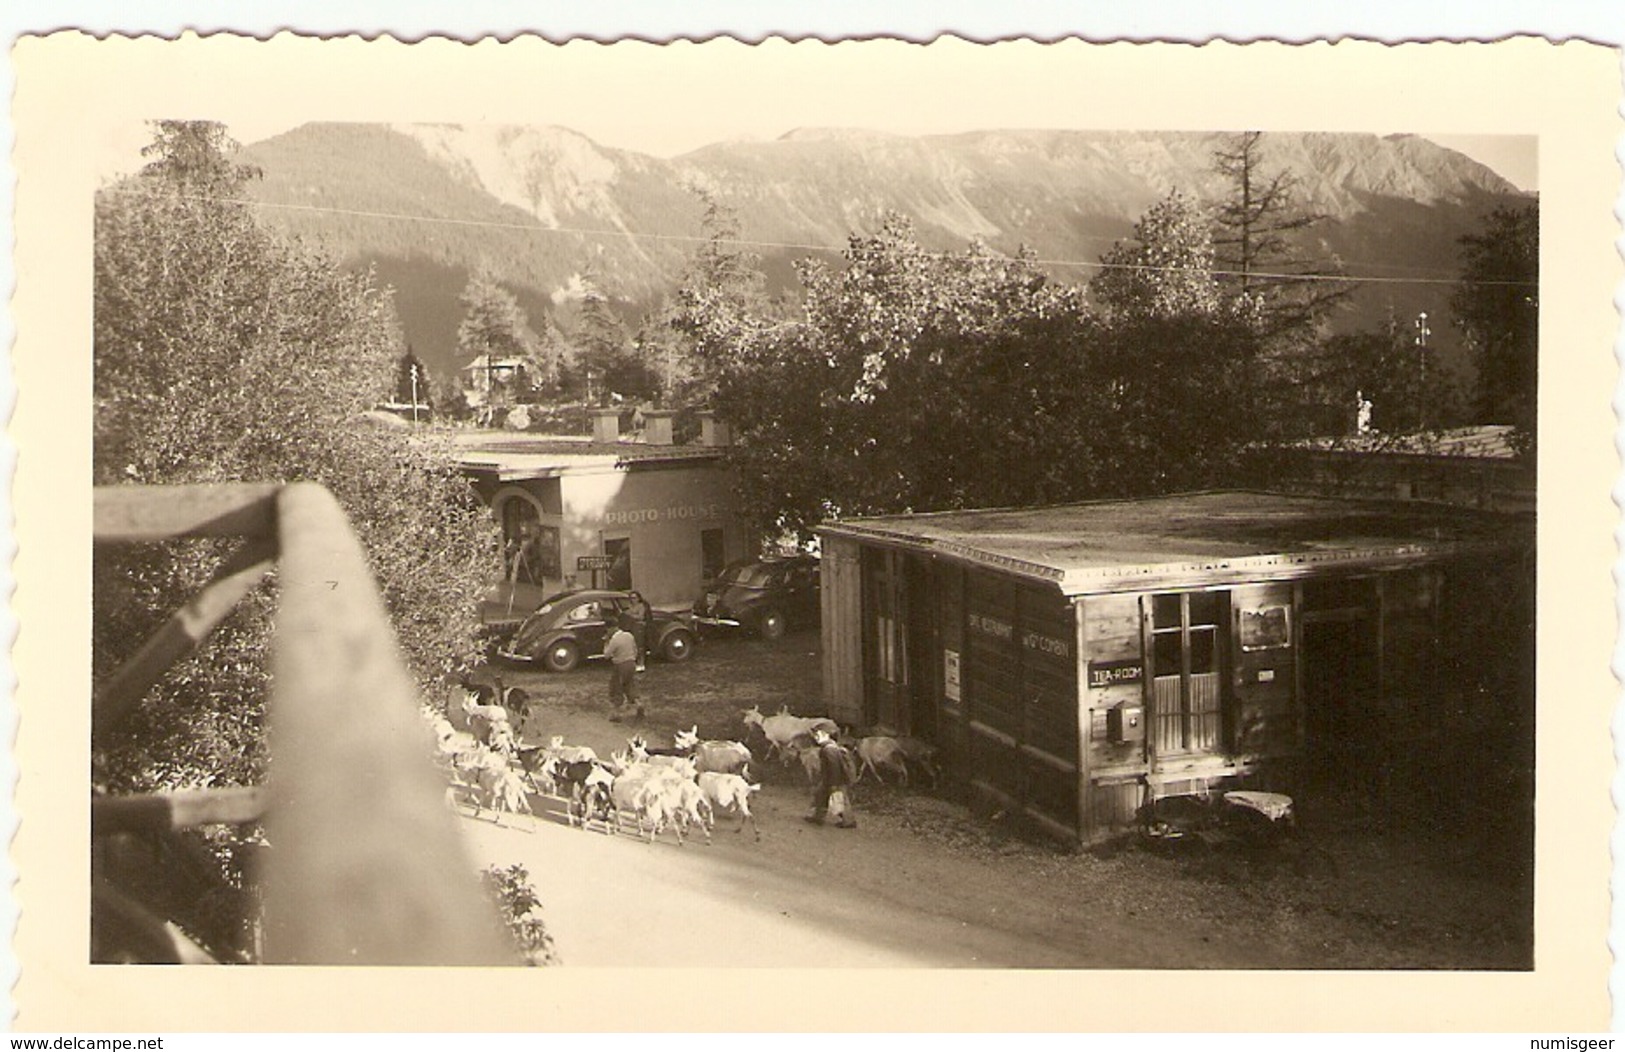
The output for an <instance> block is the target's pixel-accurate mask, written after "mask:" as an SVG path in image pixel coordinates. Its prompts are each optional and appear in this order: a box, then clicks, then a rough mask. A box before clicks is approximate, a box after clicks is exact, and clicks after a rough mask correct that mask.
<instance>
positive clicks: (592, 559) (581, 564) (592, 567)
mask: <svg viewBox="0 0 1625 1052" xmlns="http://www.w3.org/2000/svg"><path fill="white" fill-rule="evenodd" d="M614 565H615V557H614V556H613V555H578V556H576V571H577V572H578V573H580V572H583V571H591V573H592V586H593V587H594V588H597V587H598V574H599V573H600V572H606V573H607V572H608V571H609V568H610V567H611V566H614Z"/></svg>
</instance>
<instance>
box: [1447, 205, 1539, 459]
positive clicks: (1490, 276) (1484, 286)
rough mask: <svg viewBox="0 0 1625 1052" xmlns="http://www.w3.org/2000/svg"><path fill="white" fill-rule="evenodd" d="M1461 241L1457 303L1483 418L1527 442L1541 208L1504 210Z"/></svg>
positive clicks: (1531, 429) (1531, 425)
mask: <svg viewBox="0 0 1625 1052" xmlns="http://www.w3.org/2000/svg"><path fill="white" fill-rule="evenodd" d="M1461 246H1462V269H1461V278H1460V281H1459V283H1458V284H1457V286H1456V290H1455V292H1454V294H1453V295H1452V296H1451V298H1450V308H1451V311H1452V312H1453V313H1454V315H1455V323H1456V327H1457V328H1458V329H1460V330H1461V332H1462V333H1463V335H1465V337H1466V338H1467V342H1468V346H1469V347H1470V348H1471V349H1472V351H1473V353H1474V356H1475V360H1476V362H1477V364H1478V390H1477V399H1476V401H1477V405H1476V407H1475V408H1476V410H1477V413H1478V418H1479V420H1480V421H1481V422H1483V423H1501V424H1514V425H1516V427H1517V429H1518V432H1519V434H1520V435H1521V437H1522V439H1523V441H1524V443H1525V446H1526V447H1527V446H1528V445H1529V444H1530V443H1532V442H1533V438H1534V433H1535V395H1536V379H1537V373H1538V370H1539V351H1540V347H1539V323H1540V291H1539V283H1540V210H1539V208H1538V207H1537V206H1535V205H1529V206H1526V207H1523V208H1498V209H1496V210H1495V211H1494V212H1492V213H1490V215H1489V216H1488V217H1487V219H1486V220H1485V223H1484V229H1483V231H1482V232H1481V233H1478V234H1467V235H1465V236H1464V237H1462V238H1461Z"/></svg>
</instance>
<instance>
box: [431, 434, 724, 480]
mask: <svg viewBox="0 0 1625 1052" xmlns="http://www.w3.org/2000/svg"><path fill="white" fill-rule="evenodd" d="M452 442H453V444H454V445H455V446H456V447H457V450H456V453H455V454H454V460H455V462H456V464H457V466H458V467H459V468H460V469H462V470H463V471H469V472H476V473H479V474H489V475H492V476H494V477H495V478H497V479H499V480H501V481H515V480H519V479H532V478H553V477H556V476H559V475H568V474H574V473H580V472H598V471H615V470H621V469H624V468H628V467H631V466H633V465H639V464H643V465H650V466H654V465H660V464H678V463H686V462H700V461H708V460H717V459H718V458H720V456H721V455H722V452H723V450H721V449H719V448H717V447H715V446H675V445H650V444H649V443H647V442H639V441H633V440H631V439H627V440H624V441H617V442H594V441H593V440H591V439H590V438H576V437H573V436H568V435H521V434H516V433H511V432H510V433H502V432H471V433H468V434H464V435H458V436H456V437H454V438H453V439H452Z"/></svg>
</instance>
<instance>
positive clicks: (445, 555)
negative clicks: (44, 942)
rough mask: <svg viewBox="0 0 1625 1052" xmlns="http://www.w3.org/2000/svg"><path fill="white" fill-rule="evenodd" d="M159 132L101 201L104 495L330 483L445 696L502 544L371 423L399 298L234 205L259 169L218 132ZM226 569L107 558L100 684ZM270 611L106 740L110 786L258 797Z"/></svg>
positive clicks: (427, 467)
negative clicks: (107, 488)
mask: <svg viewBox="0 0 1625 1052" xmlns="http://www.w3.org/2000/svg"><path fill="white" fill-rule="evenodd" d="M155 131H156V134H157V139H156V141H155V143H154V145H153V146H152V147H151V148H150V155H151V156H153V157H154V158H155V160H154V161H153V162H152V163H151V164H149V165H148V167H147V168H146V170H145V171H144V172H143V174H142V175H140V176H139V177H138V178H136V179H135V180H133V181H131V182H130V183H128V184H125V185H122V186H118V187H114V188H111V189H109V190H108V191H105V192H103V193H102V194H100V195H98V198H97V201H96V226H95V256H94V265H95V284H94V296H95V319H94V324H95V399H96V416H95V433H94V443H95V446H94V476H95V480H96V483H97V484H98V485H118V484H124V483H145V484H182V483H219V482H237V481H278V482H283V481H296V480H310V481H315V482H319V483H321V484H323V485H325V486H327V487H328V488H329V489H330V490H331V491H333V493H334V494H335V496H336V497H337V498H338V500H339V502H340V503H341V504H342V505H343V507H344V509H345V511H346V512H347V513H348V515H349V517H350V520H351V523H352V524H353V526H354V528H355V529H356V532H357V534H358V536H359V537H360V539H361V541H362V543H363V546H364V547H365V549H366V551H367V552H368V555H369V558H370V560H371V563H372V568H373V571H374V573H375V575H376V577H377V579H378V582H379V585H380V588H381V591H382V593H383V597H384V600H385V603H386V606H387V608H388V610H389V612H390V614H391V616H392V620H393V622H394V625H395V629H396V632H397V635H398V637H399V640H400V643H401V646H402V649H403V651H404V654H405V656H406V658H407V659H408V661H409V662H410V664H411V666H412V668H413V670H414V671H415V672H416V673H417V674H418V675H419V677H420V678H421V679H422V680H423V681H424V682H425V683H431V682H438V681H439V680H440V679H441V677H443V676H444V675H446V674H449V673H451V672H453V671H455V670H457V669H458V668H460V667H461V665H462V664H463V663H464V662H465V661H466V660H467V658H468V656H469V655H470V654H472V653H473V630H474V623H473V620H474V619H473V610H474V605H475V600H476V598H477V596H476V592H477V589H478V588H479V582H480V581H481V579H482V577H483V574H484V571H485V569H486V568H487V567H488V566H490V565H491V560H492V556H493V537H492V530H491V528H490V525H489V522H488V516H487V514H486V513H485V511H484V509H483V508H482V507H480V506H479V504H478V503H477V502H476V501H475V500H474V498H473V497H472V495H471V494H470V491H469V489H468V487H467V485H466V483H465V482H464V481H462V480H461V479H460V478H459V477H457V476H456V474H455V473H454V472H453V471H452V470H451V469H450V468H448V467H447V466H445V465H446V459H445V458H442V457H437V456H433V455H432V454H431V452H430V451H429V450H427V449H423V448H420V447H418V446H416V445H413V444H403V442H402V440H401V438H400V436H399V433H398V432H394V431H390V430H386V429H382V428H377V427H375V426H371V425H367V424H365V423H363V422H361V421H359V420H358V414H359V413H360V412H361V411H362V410H365V409H367V408H370V407H371V406H372V405H374V404H376V403H377V402H378V401H380V400H382V399H384V398H387V397H388V395H389V392H390V390H391V386H392V384H393V382H394V373H395V367H396V363H397V360H398V359H399V357H400V355H401V353H402V351H403V350H404V348H402V347H401V346H400V344H399V338H398V335H397V334H398V328H397V326H396V325H395V321H394V311H393V307H392V305H391V302H390V299H389V297H388V295H387V294H385V293H384V292H383V291H381V290H379V289H378V288H376V287H375V286H374V284H373V281H372V278H371V276H370V275H368V274H353V273H347V272H346V271H344V270H343V269H342V268H341V267H340V266H339V265H338V264H337V263H336V262H335V261H333V260H330V259H328V258H325V257H323V256H321V255H318V254H315V253H312V252H310V251H308V250H306V249H304V248H302V247H300V246H297V245H294V244H290V243H287V242H284V241H282V240H279V239H278V238H276V237H274V236H273V235H271V234H270V233H269V232H268V231H267V230H265V229H264V228H263V227H262V226H261V225H260V224H259V222H258V221H257V220H256V218H255V216H254V215H252V214H251V211H250V208H249V206H247V205H245V204H242V203H240V202H241V200H242V197H243V194H242V192H241V191H242V183H243V181H244V180H245V179H247V178H250V177H251V176H252V173H251V172H250V171H246V170H244V169H242V168H240V167H237V166H235V165H233V164H232V162H231V161H230V150H231V149H232V146H233V144H232V143H231V142H230V140H229V139H228V138H227V137H226V135H225V132H224V129H222V128H221V127H220V126H219V125H216V124H207V123H195V122H162V123H160V124H158V125H156V126H155ZM226 555H227V552H226V547H225V546H224V545H223V544H219V543H215V542H175V543H171V544H167V545H155V546H129V547H125V546H119V547H117V548H106V549H101V548H99V549H98V550H97V551H96V553H95V565H94V574H95V577H94V580H95V591H94V595H93V614H94V621H93V629H94V639H93V649H92V656H93V662H94V667H95V671H96V672H97V673H98V674H99V675H105V674H107V673H108V672H109V671H110V670H111V669H113V668H116V667H117V665H118V664H119V663H120V662H121V661H122V660H123V659H124V658H125V657H127V656H128V655H129V654H131V653H132V652H133V650H134V649H135V648H136V646H137V645H138V644H139V643H140V641H141V640H142V639H144V638H145V637H146V636H147V635H148V634H149V633H150V631H151V630H152V629H153V628H154V627H155V626H156V625H157V624H158V623H159V622H161V620H162V619H163V618H165V617H167V616H168V614H169V613H170V612H171V611H173V610H175V609H177V608H178V607H180V606H181V605H182V604H184V603H185V602H186V601H187V600H189V599H190V598H191V596H192V595H193V594H194V593H195V591H196V589H197V587H198V586H199V585H201V584H202V583H204V582H205V581H207V580H208V579H209V578H210V577H211V576H212V575H213V573H214V572H215V571H216V569H217V568H218V567H219V566H220V565H221V563H222V561H223V560H224V559H225V558H226ZM271 605H272V604H271V599H270V597H269V596H267V595H265V594H260V593H256V594H254V595H253V596H251V597H250V598H249V599H248V600H247V601H245V602H244V603H242V604H240V605H239V607H238V609H237V611H236V612H235V613H234V614H233V615H232V617H231V618H230V619H228V621H227V622H226V623H225V624H224V625H223V626H222V627H221V628H220V629H219V630H218V631H217V632H216V634H215V635H214V636H213V637H211V639H210V641H209V643H208V644H207V645H206V646H205V647H204V648H203V650H202V651H201V652H200V653H199V654H198V655H197V656H195V657H193V658H191V659H188V660H185V661H183V662H181V663H180V664H179V665H178V666H177V667H176V668H174V669H173V670H172V671H171V673H170V674H169V675H168V676H167V677H166V678H165V679H164V680H163V681H162V682H161V683H160V684H159V685H157V686H155V687H154V688H153V689H152V690H151V691H150V692H149V694H148V696H147V697H146V698H144V699H143V700H142V702H141V704H140V705H139V707H138V708H137V710H136V711H135V712H134V713H133V715H132V716H131V717H130V718H129V719H128V720H126V721H125V722H124V723H123V724H121V725H120V726H119V727H117V728H108V727H100V728H94V730H95V731H96V741H95V751H94V755H93V759H94V762H95V778H96V780H97V782H98V784H101V785H103V786H105V787H107V788H109V789H114V790H120V791H131V790H154V789H165V788H177V787H183V786H199V785H214V784H243V783H252V782H256V781H258V780H260V778H261V776H262V774H263V768H264V760H265V756H264V752H263V746H262V740H263V738H262V734H261V727H260V724H261V721H262V717H263V712H264V703H265V697H266V693H267V689H268V681H267V668H266V665H265V662H264V657H265V645H266V641H267V632H268V629H269V622H270V614H271Z"/></svg>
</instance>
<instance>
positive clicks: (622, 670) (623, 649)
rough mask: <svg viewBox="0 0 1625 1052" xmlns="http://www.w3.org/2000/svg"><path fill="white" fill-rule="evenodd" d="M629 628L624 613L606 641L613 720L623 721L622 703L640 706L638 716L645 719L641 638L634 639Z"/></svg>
mask: <svg viewBox="0 0 1625 1052" xmlns="http://www.w3.org/2000/svg"><path fill="white" fill-rule="evenodd" d="M630 627H631V624H630V619H629V618H627V617H625V616H624V615H623V616H622V617H621V618H620V619H619V620H618V621H617V622H616V623H615V631H614V632H613V633H611V634H610V637H609V641H608V642H606V643H605V644H604V657H606V658H608V659H609V707H610V709H611V710H613V711H611V713H610V716H609V721H610V722H611V723H619V722H621V714H620V709H621V706H622V705H623V704H626V705H635V706H637V715H638V718H639V719H642V718H643V705H642V704H641V703H640V702H639V701H638V641H637V640H636V639H635V638H633V636H632V633H631V631H630V630H629V629H630Z"/></svg>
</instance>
